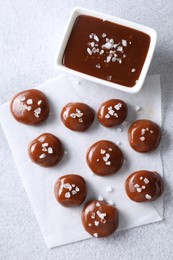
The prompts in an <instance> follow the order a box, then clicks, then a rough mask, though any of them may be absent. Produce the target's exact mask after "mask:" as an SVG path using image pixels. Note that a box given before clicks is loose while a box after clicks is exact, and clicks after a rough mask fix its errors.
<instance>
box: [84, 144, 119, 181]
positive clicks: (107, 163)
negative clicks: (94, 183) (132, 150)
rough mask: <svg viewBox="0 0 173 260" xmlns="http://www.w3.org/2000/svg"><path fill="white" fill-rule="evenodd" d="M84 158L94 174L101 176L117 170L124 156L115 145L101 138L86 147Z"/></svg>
mask: <svg viewBox="0 0 173 260" xmlns="http://www.w3.org/2000/svg"><path fill="white" fill-rule="evenodd" d="M86 160H87V164H88V166H89V167H90V169H91V170H92V171H93V172H94V173H95V174H97V175H100V176H103V175H109V174H112V173H115V172H117V171H118V170H119V169H120V168H121V166H122V164H123V160H124V157H123V154H122V152H121V150H120V149H119V147H118V146H117V145H115V144H114V143H112V142H110V141H106V140H101V141H99V142H97V143H95V144H93V145H92V146H91V147H90V148H89V149H88V152H87V155H86Z"/></svg>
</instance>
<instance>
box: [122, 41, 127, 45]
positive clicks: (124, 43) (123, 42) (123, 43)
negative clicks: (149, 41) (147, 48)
mask: <svg viewBox="0 0 173 260" xmlns="http://www.w3.org/2000/svg"><path fill="white" fill-rule="evenodd" d="M122 45H123V46H124V47H126V46H127V41H126V40H124V39H123V40H122Z"/></svg>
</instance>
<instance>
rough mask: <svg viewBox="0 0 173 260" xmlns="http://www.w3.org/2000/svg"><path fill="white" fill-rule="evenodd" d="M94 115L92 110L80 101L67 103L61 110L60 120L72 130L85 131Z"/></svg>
mask: <svg viewBox="0 0 173 260" xmlns="http://www.w3.org/2000/svg"><path fill="white" fill-rule="evenodd" d="M94 116H95V113H94V110H93V109H92V108H91V107H89V106H88V105H86V104H84V103H80V102H76V103H75V102H71V103H68V104H67V105H66V106H64V107H63V109H62V111H61V119H62V122H63V123H64V125H65V126H66V127H68V128H69V129H70V130H73V131H81V132H83V131H86V130H87V129H88V128H89V127H90V126H91V125H92V123H93V121H94Z"/></svg>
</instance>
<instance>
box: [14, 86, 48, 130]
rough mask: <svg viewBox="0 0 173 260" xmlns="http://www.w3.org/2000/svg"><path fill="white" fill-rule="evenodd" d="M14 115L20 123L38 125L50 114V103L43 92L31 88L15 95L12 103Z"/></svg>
mask: <svg viewBox="0 0 173 260" xmlns="http://www.w3.org/2000/svg"><path fill="white" fill-rule="evenodd" d="M10 110H11V113H12V115H13V117H14V118H15V119H16V120H17V121H18V122H20V123H23V124H27V125H37V124H40V123H42V122H43V121H45V120H46V119H47V118H48V116H49V104H48V100H47V98H46V96H45V95H44V93H43V92H41V91H39V90H36V89H29V90H25V91H23V92H20V93H18V94H17V95H16V96H14V97H13V99H12V101H11V105H10Z"/></svg>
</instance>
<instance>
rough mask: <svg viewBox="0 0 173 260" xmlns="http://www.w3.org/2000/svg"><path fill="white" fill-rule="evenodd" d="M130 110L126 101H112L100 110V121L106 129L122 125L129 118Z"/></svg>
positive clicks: (98, 115)
mask: <svg viewBox="0 0 173 260" xmlns="http://www.w3.org/2000/svg"><path fill="white" fill-rule="evenodd" d="M127 113H128V108H127V105H126V103H125V102H124V101H122V100H120V99H110V100H108V101H106V102H104V103H103V104H101V106H100V107H99V109H98V113H97V118H98V121H99V122H100V123H101V124H102V125H103V126H105V127H112V126H117V125H120V124H121V123H122V122H123V121H124V120H125V119H126V116H127Z"/></svg>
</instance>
